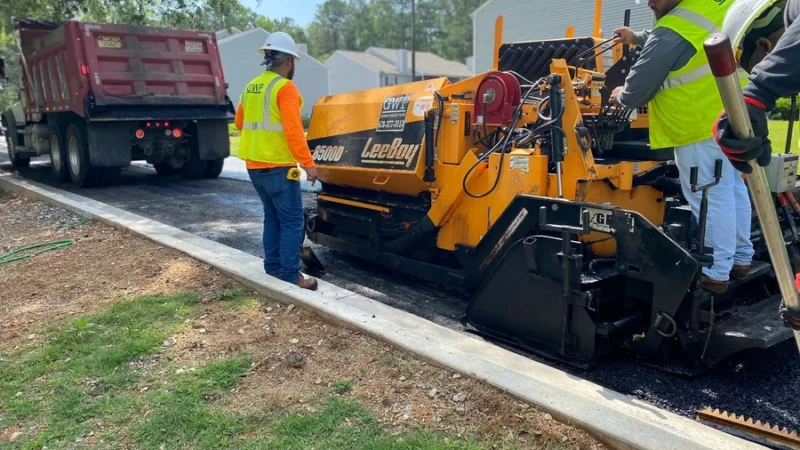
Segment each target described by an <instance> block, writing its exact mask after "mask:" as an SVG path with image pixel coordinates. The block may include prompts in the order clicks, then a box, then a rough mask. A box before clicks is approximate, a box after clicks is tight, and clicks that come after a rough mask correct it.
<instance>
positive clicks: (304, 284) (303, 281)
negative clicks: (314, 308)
mask: <svg viewBox="0 0 800 450" xmlns="http://www.w3.org/2000/svg"><path fill="white" fill-rule="evenodd" d="M295 284H296V285H297V286H299V287H301V288H303V289H308V290H309V291H316V290H317V280H316V278H312V277H308V278H306V277H305V276H304V275H303V274H302V273H301V274H300V278H298V279H297V283H295Z"/></svg>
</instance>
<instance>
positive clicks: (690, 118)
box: [648, 0, 734, 149]
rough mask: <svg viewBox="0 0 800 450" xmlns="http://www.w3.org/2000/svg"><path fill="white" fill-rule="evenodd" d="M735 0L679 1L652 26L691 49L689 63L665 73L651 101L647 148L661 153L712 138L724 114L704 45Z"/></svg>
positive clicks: (720, 24)
mask: <svg viewBox="0 0 800 450" xmlns="http://www.w3.org/2000/svg"><path fill="white" fill-rule="evenodd" d="M733 2H734V0H683V1H682V2H681V3H679V4H678V6H677V7H675V9H673V10H672V11H671V12H670V13H669V14H667V15H665V16H664V17H662V18H661V19H659V20H658V22H656V25H655V27H654V30H655V29H657V28H668V29H670V30H673V31H675V32H676V33H678V34H679V35H681V36H682V37H683V38H684V39H686V40H687V41H689V42H690V43H691V44H692V46H694V49H695V54H694V56H693V57H692V59H690V60H689V62H688V63H687V64H686V65H685V66H684V67H681V68H680V69H678V70H675V71H672V72H670V73H669V76H668V77H667V79H666V80H665V81H664V83H663V84H662V86H661V89H660V90H659V92H658V93H657V94H656V96H655V97H654V98H653V100H651V101H650V104H649V105H648V113H649V115H650V147H651V148H653V149H661V148H668V147H678V146H683V145H689V144H694V143H696V142H701V141H704V140H706V139H709V138H711V137H712V133H711V127H712V125H713V124H714V122H715V121H716V119H717V116H718V115H719V113H720V111H722V108H723V107H722V99H721V98H720V95H719V90H718V89H717V84H716V81H715V80H714V76H713V75H712V74H711V68H710V67H709V65H708V58H707V57H706V52H705V51H704V50H703V42H704V41H705V40H706V39H707V38H708V37H709V36H710V35H711V34H713V33H718V32H720V30H721V29H722V21H723V20H724V19H725V13H726V12H727V11H728V8H730V6H731V5H732V4H733Z"/></svg>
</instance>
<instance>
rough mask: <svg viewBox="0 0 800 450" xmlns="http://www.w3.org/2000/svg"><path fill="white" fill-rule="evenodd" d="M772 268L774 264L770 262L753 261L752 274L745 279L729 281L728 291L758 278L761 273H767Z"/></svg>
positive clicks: (751, 265)
mask: <svg viewBox="0 0 800 450" xmlns="http://www.w3.org/2000/svg"><path fill="white" fill-rule="evenodd" d="M771 269H772V265H771V264H770V263H767V262H764V261H753V262H752V263H751V264H750V275H748V277H747V279H744V280H730V282H728V292H730V291H732V290H733V289H735V288H737V287H738V286H741V285H743V284H745V283H747V282H748V281H750V280H752V279H755V278H758V277H760V276H761V275H765V274H766V273H767V272H769V271H770V270H771Z"/></svg>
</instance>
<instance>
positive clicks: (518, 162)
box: [511, 156, 531, 172]
mask: <svg viewBox="0 0 800 450" xmlns="http://www.w3.org/2000/svg"><path fill="white" fill-rule="evenodd" d="M511 168H512V169H519V170H521V171H523V172H527V171H529V170H531V165H530V158H528V157H527V156H512V157H511Z"/></svg>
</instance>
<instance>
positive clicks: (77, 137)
mask: <svg viewBox="0 0 800 450" xmlns="http://www.w3.org/2000/svg"><path fill="white" fill-rule="evenodd" d="M65 141H66V144H67V156H68V157H69V158H68V159H69V164H68V166H69V176H70V178H72V182H73V183H75V184H76V185H78V187H82V188H86V187H93V186H97V184H98V183H100V181H101V178H102V176H103V173H102V172H103V171H102V168H100V167H94V166H92V164H91V162H90V161H89V139H88V137H87V135H86V125H85V124H82V123H75V122H73V123H71V124H69V126H68V127H67V136H66V139H65Z"/></svg>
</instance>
